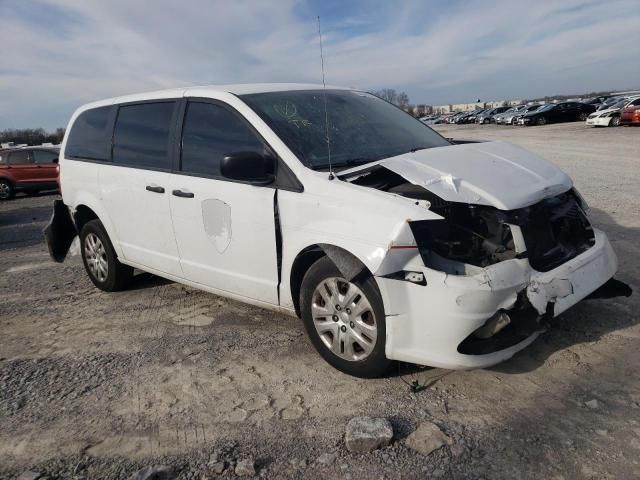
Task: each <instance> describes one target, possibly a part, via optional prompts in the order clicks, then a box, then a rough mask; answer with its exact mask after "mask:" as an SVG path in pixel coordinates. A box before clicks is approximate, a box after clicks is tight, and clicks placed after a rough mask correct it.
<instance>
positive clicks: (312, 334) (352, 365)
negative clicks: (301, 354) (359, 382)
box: [300, 257, 391, 378]
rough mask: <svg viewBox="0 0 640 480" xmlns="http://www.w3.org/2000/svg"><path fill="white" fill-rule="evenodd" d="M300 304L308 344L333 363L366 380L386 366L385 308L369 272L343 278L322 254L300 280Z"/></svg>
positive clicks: (387, 367) (379, 372)
mask: <svg viewBox="0 0 640 480" xmlns="http://www.w3.org/2000/svg"><path fill="white" fill-rule="evenodd" d="M300 306H301V313H302V320H303V321H304V326H305V329H306V330H307V333H308V335H309V338H310V339H311V343H313V346H314V347H315V348H316V350H317V351H318V353H319V354H320V355H321V356H322V357H323V358H324V359H325V360H326V361H327V362H329V363H330V364H331V365H332V366H334V367H335V368H337V369H338V370H341V371H343V372H345V373H348V374H349V375H354V376H356V377H366V378H371V377H378V376H381V375H383V374H384V373H385V372H386V371H387V370H388V369H389V366H390V365H391V361H390V360H388V359H387V358H386V356H385V353H384V348H385V337H386V324H385V316H384V306H383V304H382V298H381V297H380V292H379V291H378V287H377V285H376V283H375V280H374V279H373V277H372V276H371V275H369V276H368V277H367V278H364V279H357V278H354V279H351V280H347V279H345V278H344V276H343V275H342V274H341V273H340V272H339V271H338V269H337V268H336V266H335V265H334V264H333V262H332V261H331V260H330V259H329V258H328V257H322V258H320V259H319V260H317V261H316V262H315V263H314V264H313V265H312V266H311V268H309V271H308V272H307V273H306V275H305V277H304V279H303V280H302V287H301V289H300Z"/></svg>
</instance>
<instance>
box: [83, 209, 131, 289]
mask: <svg viewBox="0 0 640 480" xmlns="http://www.w3.org/2000/svg"><path fill="white" fill-rule="evenodd" d="M80 250H81V253H82V262H83V263H84V268H85V270H86V271H87V274H88V275H89V278H90V279H91V281H92V282H93V284H94V285H95V286H96V287H98V288H99V289H100V290H104V291H105V292H115V291H118V290H122V289H123V288H124V287H125V286H126V285H127V283H129V280H130V279H131V277H132V276H133V268H131V267H129V266H128V265H123V264H122V263H120V262H119V261H118V256H117V255H116V252H115V250H114V249H113V245H112V244H111V240H109V235H107V231H106V230H105V229H104V226H103V225H102V222H100V220H97V219H96V220H91V221H90V222H87V223H86V224H85V225H84V226H83V227H82V230H81V231H80Z"/></svg>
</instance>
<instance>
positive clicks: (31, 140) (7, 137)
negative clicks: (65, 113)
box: [0, 128, 64, 145]
mask: <svg viewBox="0 0 640 480" xmlns="http://www.w3.org/2000/svg"><path fill="white" fill-rule="evenodd" d="M62 137H64V128H56V129H55V131H53V132H47V131H46V130H45V129H44V128H20V129H13V128H8V129H6V130H2V131H0V143H9V142H14V143H16V144H18V145H21V144H24V143H26V144H27V145H40V144H42V143H53V144H59V143H60V142H62Z"/></svg>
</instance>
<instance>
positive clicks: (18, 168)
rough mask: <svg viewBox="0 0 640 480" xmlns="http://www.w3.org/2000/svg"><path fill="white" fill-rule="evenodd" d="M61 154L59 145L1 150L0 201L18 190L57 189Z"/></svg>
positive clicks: (33, 191)
mask: <svg viewBox="0 0 640 480" xmlns="http://www.w3.org/2000/svg"><path fill="white" fill-rule="evenodd" d="M59 154H60V149H59V148H57V147H25V148H13V149H6V150H0V200H7V199H9V198H12V197H13V196H14V195H15V194H16V192H31V193H37V192H39V191H40V190H57V189H58V155H59Z"/></svg>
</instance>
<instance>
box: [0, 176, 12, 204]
mask: <svg viewBox="0 0 640 480" xmlns="http://www.w3.org/2000/svg"><path fill="white" fill-rule="evenodd" d="M15 194H16V192H15V190H14V189H13V185H11V182H9V180H4V179H0V200H9V199H11V198H13V197H14V195H15Z"/></svg>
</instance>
